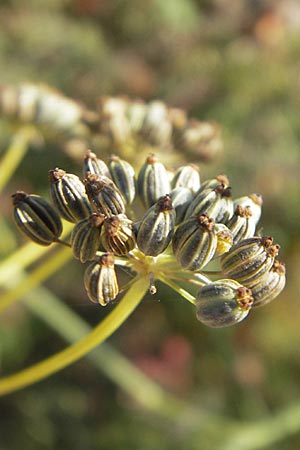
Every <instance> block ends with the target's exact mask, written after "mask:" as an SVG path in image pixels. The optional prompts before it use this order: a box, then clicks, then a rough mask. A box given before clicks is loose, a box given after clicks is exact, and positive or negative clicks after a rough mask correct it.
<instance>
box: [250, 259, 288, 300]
mask: <svg viewBox="0 0 300 450" xmlns="http://www.w3.org/2000/svg"><path fill="white" fill-rule="evenodd" d="M284 286H285V267H284V265H283V264H281V263H280V262H279V261H277V260H275V261H274V264H273V266H272V268H271V270H270V271H269V272H268V273H266V275H265V276H264V277H263V278H262V280H261V281H260V282H259V283H258V284H256V285H255V286H253V287H252V288H251V291H252V295H253V298H254V303H253V308H257V307H260V306H264V305H267V304H268V303H270V302H271V301H272V300H274V299H275V298H276V297H278V295H279V294H280V293H281V291H282V290H283V288H284Z"/></svg>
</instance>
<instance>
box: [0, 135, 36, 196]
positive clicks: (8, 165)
mask: <svg viewBox="0 0 300 450" xmlns="http://www.w3.org/2000/svg"><path fill="white" fill-rule="evenodd" d="M36 134H37V132H36V130H35V128H33V127H32V126H27V127H23V128H21V129H20V130H19V131H18V132H17V133H16V134H15V135H14V136H13V138H12V142H11V144H10V146H9V147H8V149H7V150H6V152H5V154H4V156H3V158H2V159H1V161H0V191H2V190H3V188H4V187H5V186H6V184H7V182H8V181H9V180H10V178H11V177H12V175H13V173H14V172H15V170H16V168H17V167H18V165H19V164H20V162H21V161H22V159H23V158H24V156H25V154H26V152H27V150H28V148H29V145H30V141H31V140H32V139H33V138H34V137H35V136H36Z"/></svg>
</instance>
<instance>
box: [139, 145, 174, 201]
mask: <svg viewBox="0 0 300 450" xmlns="http://www.w3.org/2000/svg"><path fill="white" fill-rule="evenodd" d="M137 188H138V194H139V196H140V198H141V200H142V202H143V204H144V206H145V207H146V208H150V206H152V205H154V203H156V202H157V200H158V199H159V198H160V197H162V196H163V195H166V194H169V192H170V190H171V188H170V182H169V178H168V174H167V171H166V169H165V166H164V165H163V164H162V163H161V162H159V160H158V158H156V156H155V155H153V154H151V155H149V156H148V158H147V160H146V162H145V164H144V165H143V166H142V167H141V170H140V172H139V174H138V180H137Z"/></svg>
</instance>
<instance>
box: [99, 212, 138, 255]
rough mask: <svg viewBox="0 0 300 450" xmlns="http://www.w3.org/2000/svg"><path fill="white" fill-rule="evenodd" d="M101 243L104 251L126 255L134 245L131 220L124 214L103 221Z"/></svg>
mask: <svg viewBox="0 0 300 450" xmlns="http://www.w3.org/2000/svg"><path fill="white" fill-rule="evenodd" d="M102 244H103V247H104V248H105V250H106V251H109V252H113V253H114V254H115V255H118V256H122V255H127V253H129V252H130V251H131V250H133V249H134V247H135V245H136V238H135V233H134V230H133V226H132V221H131V220H129V219H128V218H127V217H126V216H125V215H124V214H119V215H117V216H112V217H109V218H107V219H106V221H105V222H104V230H103V233H102Z"/></svg>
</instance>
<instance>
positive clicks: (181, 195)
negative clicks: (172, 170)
mask: <svg viewBox="0 0 300 450" xmlns="http://www.w3.org/2000/svg"><path fill="white" fill-rule="evenodd" d="M170 197H171V200H172V205H173V208H174V209H175V212H176V225H178V224H179V223H180V222H182V221H183V219H184V216H185V214H186V210H187V208H188V207H189V205H190V204H191V202H192V201H193V198H194V196H193V194H192V191H191V190H190V189H188V188H185V187H177V188H174V189H172V190H171V192H170Z"/></svg>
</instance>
